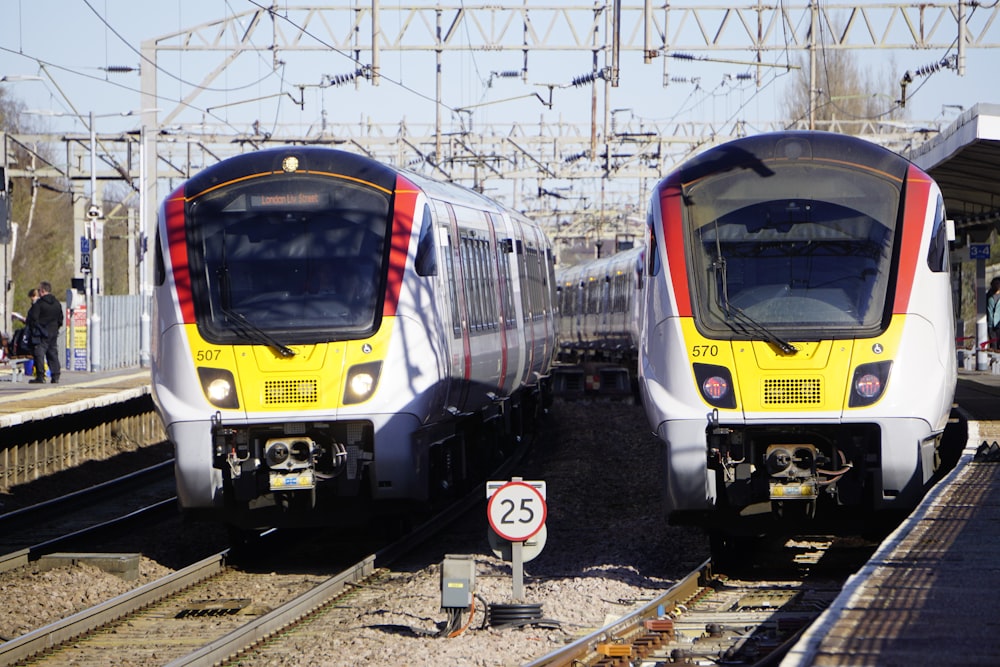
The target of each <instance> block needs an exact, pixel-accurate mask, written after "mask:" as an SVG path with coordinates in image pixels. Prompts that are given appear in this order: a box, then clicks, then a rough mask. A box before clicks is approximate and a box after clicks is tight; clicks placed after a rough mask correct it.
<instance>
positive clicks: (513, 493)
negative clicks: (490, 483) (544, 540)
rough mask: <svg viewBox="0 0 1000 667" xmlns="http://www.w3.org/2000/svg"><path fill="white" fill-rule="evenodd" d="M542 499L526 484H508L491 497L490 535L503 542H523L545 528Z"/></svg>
mask: <svg viewBox="0 0 1000 667" xmlns="http://www.w3.org/2000/svg"><path fill="white" fill-rule="evenodd" d="M546 512H547V510H546V508H545V497H544V496H543V495H542V492H541V491H539V490H538V489H537V488H535V487H534V486H532V485H531V484H530V483H528V482H523V481H520V480H517V481H511V482H507V483H506V484H504V485H503V486H501V487H500V488H498V489H497V490H496V491H495V492H494V493H493V495H491V496H490V500H489V503H488V504H487V505H486V515H487V517H488V518H489V520H490V527H491V528H492V529H493V531H494V532H495V533H496V534H497V535H499V536H500V537H502V538H503V539H505V540H510V541H511V542H524V541H527V540H528V539H530V538H531V537H533V536H534V535H535V534H536V533H537V532H538V531H540V530H541V529H542V526H544V525H545V515H546Z"/></svg>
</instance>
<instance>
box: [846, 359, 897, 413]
mask: <svg viewBox="0 0 1000 667" xmlns="http://www.w3.org/2000/svg"><path fill="white" fill-rule="evenodd" d="M891 368H892V362H891V361H878V362H875V363H872V364H861V365H860V366H858V367H857V368H855V369H854V377H853V379H852V380H851V397H850V400H849V401H848V406H849V407H852V408H860V407H864V406H866V405H871V404H872V403H874V402H876V401H877V400H878V399H880V398H881V397H882V393H883V392H884V391H885V385H886V382H887V381H888V380H889V370H890V369H891Z"/></svg>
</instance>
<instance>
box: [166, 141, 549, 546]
mask: <svg viewBox="0 0 1000 667" xmlns="http://www.w3.org/2000/svg"><path fill="white" fill-rule="evenodd" d="M552 265H553V261H552V252H551V248H550V245H549V242H548V240H547V238H546V237H545V235H544V234H543V233H542V231H541V230H540V229H539V228H538V227H537V225H535V224H534V223H533V222H531V221H529V220H528V219H526V218H524V217H523V216H520V215H518V214H516V213H515V212H513V211H510V210H508V209H505V208H504V207H502V206H500V205H499V204H497V203H495V202H493V201H491V200H489V199H488V198H486V197H484V196H482V195H479V194H478V193H475V192H472V191H469V190H466V189H464V188H461V187H459V186H457V185H454V184H448V183H441V182H437V181H434V180H430V179H427V178H424V177H421V176H418V175H416V174H412V173H409V172H404V171H401V170H399V169H395V168H393V167H390V166H388V165H384V164H380V163H378V162H376V161H374V160H371V159H368V158H366V157H362V156H358V155H354V154H351V153H347V152H343V151H338V150H333V149H328V148H321V147H286V148H278V149H269V150H262V151H257V152H253V153H248V154H245V155H240V156H237V157H233V158H229V159H227V160H224V161H222V162H220V163H218V164H216V165H214V166H211V167H208V168H206V169H205V170H203V171H202V172H200V173H199V174H197V175H195V176H194V177H193V178H191V179H190V180H188V181H187V182H186V183H184V184H183V185H182V186H180V187H179V188H177V189H176V190H175V191H174V192H173V193H172V194H171V195H169V196H168V197H167V199H166V200H165V201H164V203H163V205H162V207H161V211H160V216H159V221H158V234H157V243H156V279H155V287H154V318H153V319H154V322H153V346H152V350H153V354H152V385H153V395H154V399H155V402H156V405H157V409H158V411H159V413H160V415H161V418H162V421H163V423H164V426H165V428H166V432H167V434H168V437H169V438H170V440H171V441H172V442H173V443H174V445H175V449H176V469H177V485H178V497H179V502H180V506H181V509H182V510H183V511H184V512H185V513H186V514H188V515H191V516H196V517H204V518H212V519H217V520H221V521H224V522H226V523H228V524H231V525H233V526H236V527H240V528H262V527H273V526H281V525H296V524H317V525H328V524H337V523H342V522H346V521H348V520H350V519H351V518H352V517H354V518H360V517H361V516H362V515H363V514H364V512H365V511H367V510H370V509H372V508H390V507H391V508H399V507H405V508H409V507H415V506H422V505H424V504H426V503H428V502H430V501H431V500H433V498H434V497H435V496H437V495H439V494H442V493H445V492H447V491H449V490H454V489H456V488H460V487H461V485H462V483H463V482H464V481H465V480H468V479H470V478H472V477H474V475H475V474H476V473H477V472H478V470H477V468H481V467H482V466H483V465H485V464H486V463H487V462H488V461H489V460H491V459H492V458H493V457H494V456H496V455H497V452H496V451H495V450H496V448H497V447H499V446H500V445H502V440H503V438H502V437H496V436H497V435H500V436H503V435H510V434H511V432H512V431H514V430H517V429H519V428H521V427H522V426H523V424H524V423H525V421H526V420H528V419H530V418H531V417H532V416H533V415H534V414H536V413H537V409H538V405H539V401H540V400H541V393H542V392H543V390H544V384H545V382H546V379H547V375H548V372H549V369H550V365H551V362H552V359H553V356H554V353H555V330H554V326H555V322H554V318H553V302H552V296H553V274H552V271H553V269H552ZM487 433H489V434H490V435H492V436H494V437H490V438H484V437H481V436H483V435H484V434H487ZM354 501H357V502H354ZM361 508H365V509H364V510H362V509H361Z"/></svg>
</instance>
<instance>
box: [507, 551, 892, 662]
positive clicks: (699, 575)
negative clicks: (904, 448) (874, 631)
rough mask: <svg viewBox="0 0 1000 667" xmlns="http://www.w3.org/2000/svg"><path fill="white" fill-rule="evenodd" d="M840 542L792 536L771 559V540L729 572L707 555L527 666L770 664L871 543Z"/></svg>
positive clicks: (860, 560) (820, 609) (831, 597)
mask: <svg viewBox="0 0 1000 667" xmlns="http://www.w3.org/2000/svg"><path fill="white" fill-rule="evenodd" d="M839 542H840V540H839V538H835V537H832V536H831V537H825V536H813V537H806V538H798V539H792V540H789V541H788V542H787V543H786V544H785V545H784V546H783V548H784V549H785V554H784V555H780V556H777V557H776V554H775V552H774V551H773V548H774V547H773V545H772V546H771V547H770V548H767V549H765V550H763V551H762V552H760V553H758V554H756V555H755V557H754V561H755V563H748V567H747V568H745V569H742V568H741V570H740V573H739V576H733V577H731V576H728V575H725V574H721V573H718V572H715V571H714V570H713V565H712V561H711V560H707V561H705V562H704V563H702V564H701V565H700V566H699V567H698V568H696V569H695V570H694V571H692V572H691V573H690V574H689V575H688V576H687V577H685V578H684V579H682V580H681V581H680V582H678V583H677V584H676V585H675V586H673V587H672V588H670V589H669V590H668V591H666V592H665V593H663V594H662V595H659V596H657V597H655V598H653V599H652V600H650V601H649V602H648V603H646V604H645V605H643V606H642V607H641V608H640V609H638V610H635V611H633V612H631V613H629V614H628V615H626V616H624V617H622V618H620V619H617V620H615V621H613V622H611V623H609V624H607V625H605V626H604V627H602V628H600V629H598V630H595V631H594V632H591V633H589V634H587V635H585V636H583V637H580V638H578V639H576V640H575V641H573V642H571V643H570V644H567V645H566V646H565V647H563V648H560V649H557V650H555V651H552V652H550V653H548V654H546V655H543V656H541V657H539V658H537V659H536V660H534V661H532V662H530V663H528V665H527V667H559V666H563V665H573V666H574V667H612V666H614V667H619V666H620V667H626V666H629V667H643V666H650V667H651V666H653V665H661V664H665V663H683V664H726V665H746V666H751V665H766V664H776V662H777V661H778V660H780V658H781V656H782V655H784V653H785V652H787V651H788V650H789V649H790V648H791V646H792V645H793V644H794V643H795V641H796V640H797V639H798V637H799V635H800V634H801V633H802V632H803V631H804V630H805V629H806V628H807V627H809V625H810V624H811V623H812V622H813V621H814V620H815V619H816V618H818V617H819V615H820V614H821V613H822V612H823V610H824V609H826V608H827V607H828V606H829V605H830V604H831V603H832V602H833V601H834V599H836V597H837V595H839V593H840V591H841V588H842V587H843V583H844V582H845V581H846V580H847V578H848V577H849V576H850V574H851V573H853V572H854V571H855V570H856V569H857V568H858V567H860V566H861V564H863V563H864V562H865V561H866V560H867V559H868V557H869V556H870V555H871V553H873V552H874V550H875V548H876V546H877V545H876V544H874V543H871V542H859V541H857V540H853V539H852V540H848V541H847V543H846V544H840V545H839V546H838V543H839ZM838 551H839V553H838ZM772 559H773V560H772ZM824 561H826V562H825V563H824ZM831 561H832V562H831ZM756 563H765V565H761V566H757V565H756ZM781 573H784V574H781Z"/></svg>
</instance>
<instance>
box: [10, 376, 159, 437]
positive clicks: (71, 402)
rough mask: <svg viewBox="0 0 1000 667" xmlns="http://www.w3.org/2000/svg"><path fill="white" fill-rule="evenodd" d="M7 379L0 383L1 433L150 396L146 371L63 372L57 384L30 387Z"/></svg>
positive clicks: (16, 380) (22, 382)
mask: <svg viewBox="0 0 1000 667" xmlns="http://www.w3.org/2000/svg"><path fill="white" fill-rule="evenodd" d="M15 378H16V376H14V375H9V376H7V377H6V378H2V379H4V380H6V381H0V429H3V428H5V427H7V426H16V425H19V424H25V423H28V422H32V421H39V420H45V419H50V418H53V417H60V416H65V415H69V414H74V413H77V412H83V411H84V410H89V409H91V408H96V407H106V406H111V405H115V404H117V403H124V402H125V401H128V400H131V399H133V398H139V397H141V396H145V395H148V394H149V393H150V379H149V369H148V368H131V369H121V370H114V371H101V372H95V373H92V372H86V371H63V372H62V374H61V376H60V378H59V384H50V383H48V382H46V383H45V384H31V383H29V382H27V379H26V378H19V379H15Z"/></svg>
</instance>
